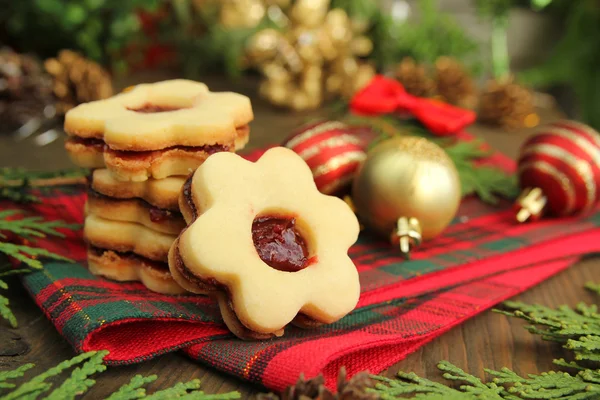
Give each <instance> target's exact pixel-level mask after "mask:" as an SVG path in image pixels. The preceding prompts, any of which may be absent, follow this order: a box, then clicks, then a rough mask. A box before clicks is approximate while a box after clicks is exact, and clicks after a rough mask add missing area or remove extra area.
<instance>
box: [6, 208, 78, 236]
mask: <svg viewBox="0 0 600 400" xmlns="http://www.w3.org/2000/svg"><path fill="white" fill-rule="evenodd" d="M21 213H22V211H20V210H3V211H0V238H6V236H5V235H4V234H2V232H9V233H13V234H15V235H18V236H20V237H22V238H24V239H31V238H33V237H46V236H57V237H64V236H65V235H64V234H63V233H61V232H60V231H58V229H61V228H62V229H78V228H79V225H77V224H67V223H65V222H63V221H60V220H55V221H45V220H44V219H43V218H41V217H25V218H20V219H8V218H10V217H13V216H15V215H19V214H21Z"/></svg>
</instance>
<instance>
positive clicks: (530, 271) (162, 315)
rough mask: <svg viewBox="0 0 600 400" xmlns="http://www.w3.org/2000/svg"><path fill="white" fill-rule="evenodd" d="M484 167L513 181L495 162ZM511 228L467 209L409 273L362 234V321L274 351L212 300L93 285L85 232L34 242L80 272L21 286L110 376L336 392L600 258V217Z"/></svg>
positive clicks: (358, 248)
mask: <svg viewBox="0 0 600 400" xmlns="http://www.w3.org/2000/svg"><path fill="white" fill-rule="evenodd" d="M259 155H260V153H256V154H254V155H251V156H248V158H249V159H253V158H254V159H255V158H256V157H258V156H259ZM488 162H491V163H495V164H498V165H501V166H503V167H505V168H508V169H514V165H513V163H512V162H511V161H510V160H508V159H507V158H506V157H504V156H501V155H499V154H496V155H494V156H493V157H491V159H490V160H488ZM84 202H85V190H84V188H83V187H57V188H56V189H55V190H54V191H53V192H52V193H49V194H47V195H46V197H45V198H44V201H43V202H42V203H41V204H34V205H28V206H23V205H16V204H8V203H3V204H0V208H17V207H19V208H25V209H26V210H27V211H29V212H31V213H34V214H38V215H42V216H44V217H45V218H47V219H62V220H65V221H67V222H70V223H83V204H84ZM513 221H514V217H513V214H512V212H511V211H510V204H508V203H504V204H502V205H500V206H497V207H492V206H489V205H486V204H483V203H482V202H480V201H479V200H477V199H476V198H467V199H465V200H464V201H463V204H462V205H461V208H460V210H459V212H458V215H457V217H456V219H455V221H454V222H453V224H452V225H451V226H450V227H449V228H448V229H447V230H446V231H445V232H444V233H443V235H442V236H440V237H438V238H436V239H434V240H432V241H430V242H428V243H425V244H424V245H423V246H422V247H421V248H420V249H419V250H418V251H417V252H415V253H414V254H413V257H412V259H411V260H410V261H406V260H404V259H403V258H402V257H401V256H400V255H399V253H398V252H397V250H396V249H395V248H393V247H391V246H390V245H388V244H387V243H386V242H384V241H381V240H379V239H377V238H374V237H371V236H369V234H368V233H366V232H363V233H362V234H361V237H360V239H359V241H358V242H357V243H356V244H355V245H354V246H353V247H352V248H351V249H350V256H351V257H352V259H353V260H354V262H355V264H356V266H357V268H358V270H359V273H360V280H361V287H362V295H361V298H360V301H359V304H358V307H357V308H356V310H355V311H353V312H352V313H351V314H350V315H348V316H346V317H345V318H343V319H342V320H341V321H339V322H337V323H335V324H332V325H329V326H324V327H321V328H319V329H314V330H300V329H297V328H293V327H292V328H288V329H286V335H285V336H284V337H282V338H278V339H273V340H267V341H256V342H254V341H242V340H239V339H237V338H235V337H233V336H232V335H231V334H230V333H229V332H228V331H227V329H226V328H225V326H224V324H223V323H222V322H221V318H220V313H219V311H218V307H217V306H216V304H215V303H214V302H213V301H211V300H210V299H208V298H206V297H202V296H193V295H184V296H166V295H160V294H156V293H153V292H150V291H149V290H147V289H146V288H145V287H144V286H142V285H141V284H139V283H135V282H130V283H117V282H112V281H109V280H106V279H103V278H100V277H96V276H93V275H92V274H91V273H90V272H89V271H88V270H87V268H86V262H85V247H84V243H83V240H82V237H81V232H68V233H67V237H66V238H65V239H49V240H44V241H42V242H39V243H40V245H42V246H43V247H46V248H47V249H49V250H51V251H55V252H58V253H60V254H64V255H66V256H68V257H70V258H72V259H75V260H76V262H75V263H66V262H56V261H47V262H44V267H45V268H44V270H42V271H39V272H35V273H31V274H29V275H26V276H25V277H23V283H24V285H25V287H26V288H27V290H28V291H29V292H30V293H31V296H32V297H33V299H34V300H35V302H36V303H37V304H38V306H39V307H40V308H41V309H42V311H43V312H44V313H45V315H46V316H47V317H48V318H49V319H50V320H51V321H52V323H53V324H54V325H55V327H56V329H57V330H58V331H59V332H60V334H61V335H62V336H64V338H65V339H66V340H67V341H69V343H71V345H72V346H73V347H74V349H75V350H76V351H77V352H84V351H89V350H100V349H107V350H109V351H110V354H109V355H108V357H107V361H108V362H109V363H110V364H112V365H122V364H132V363H138V362H141V361H144V360H148V359H150V358H153V357H156V356H158V355H160V354H163V353H167V352H171V351H176V350H183V351H184V352H185V353H186V354H187V355H188V356H189V357H192V358H193V359H195V360H197V361H198V362H200V363H203V364H205V365H208V366H211V367H214V368H216V369H218V370H221V371H224V372H226V373H229V374H232V375H235V376H238V377H240V378H242V379H245V380H247V381H250V382H253V383H256V384H260V385H263V386H265V387H267V388H269V389H273V390H280V389H282V388H284V387H285V386H287V385H290V384H292V383H294V382H295V381H296V380H297V378H298V376H299V374H300V373H301V372H304V373H305V375H306V376H308V377H311V376H315V375H317V374H319V373H321V372H323V373H324V375H325V378H326V382H327V384H328V385H330V386H333V385H334V384H335V377H336V375H337V371H338V370H339V367H340V366H342V365H344V366H346V368H347V370H348V371H349V373H350V374H354V373H356V372H358V371H361V370H369V371H370V372H372V373H379V372H381V371H382V370H384V369H385V368H387V367H389V366H390V365H392V364H393V363H395V362H397V361H399V360H401V359H402V358H404V357H405V356H406V355H407V354H409V353H410V352H412V351H414V350H416V349H417V348H419V347H420V346H422V345H424V344H425V343H427V342H428V341H430V340H432V339H433V338H435V337H437V336H439V335H440V334H442V333H444V332H445V331H447V330H448V329H450V328H452V327H453V326H455V325H457V324H459V323H460V322H462V321H464V320H465V319H467V318H470V317H472V316H474V315H476V314H478V313H480V312H482V311H483V310H485V309H487V308H489V307H491V306H493V305H494V304H497V303H499V302H501V301H502V300H505V299H507V298H509V297H511V296H514V295H515V294H517V293H519V292H522V291H523V290H526V289H527V288H529V287H531V286H533V285H535V284H537V283H539V282H541V281H543V280H544V279H546V278H548V277H550V276H552V275H553V274H555V273H557V272H559V271H561V270H563V269H564V268H567V267H568V266H569V265H572V264H573V263H574V262H575V261H576V260H577V259H578V258H579V257H580V256H581V255H583V254H587V253H591V252H595V251H598V250H600V210H596V212H595V213H592V214H591V215H588V216H586V217H582V218H565V219H555V220H550V219H548V220H543V221H541V222H537V223H529V224H522V225H519V224H516V223H515V222H513Z"/></svg>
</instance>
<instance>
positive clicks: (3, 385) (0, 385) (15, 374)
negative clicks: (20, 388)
mask: <svg viewBox="0 0 600 400" xmlns="http://www.w3.org/2000/svg"><path fill="white" fill-rule="evenodd" d="M31 368H33V364H24V365H21V366H20V367H18V368H17V369H13V370H11V371H0V389H11V388H14V387H15V384H14V383H8V382H7V381H8V380H11V379H17V378H20V377H22V376H23V375H25V371H27V370H29V369H31Z"/></svg>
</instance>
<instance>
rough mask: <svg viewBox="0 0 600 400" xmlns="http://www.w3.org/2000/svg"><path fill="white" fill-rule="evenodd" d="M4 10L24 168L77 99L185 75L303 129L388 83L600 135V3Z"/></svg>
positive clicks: (9, 118)
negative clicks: (559, 116) (300, 121)
mask: <svg viewBox="0 0 600 400" xmlns="http://www.w3.org/2000/svg"><path fill="white" fill-rule="evenodd" d="M0 3H2V4H1V5H0V9H1V10H2V11H0V13H1V17H0V20H1V23H0V44H1V47H2V49H1V50H0V120H1V122H2V123H1V124H0V140H1V142H0V145H1V146H2V147H3V148H4V152H3V153H1V156H2V158H3V161H4V163H3V164H4V165H9V164H14V163H16V162H17V160H18V159H17V156H16V155H15V154H14V152H11V154H9V153H8V152H7V151H6V149H7V148H8V147H9V146H10V147H14V148H15V149H19V151H20V149H23V148H25V147H22V146H25V145H23V144H20V143H25V142H26V143H28V146H30V145H33V146H47V145H50V144H53V146H57V145H56V144H54V143H55V142H57V139H59V138H60V136H61V132H60V126H61V124H62V117H63V116H64V113H65V112H66V111H68V110H69V109H70V108H72V107H74V106H75V105H77V104H79V103H82V102H87V101H91V100H95V99H101V98H106V97H109V96H111V95H113V94H115V93H118V92H119V91H122V90H127V88H128V87H129V86H131V85H134V84H136V83H141V82H150V81H156V80H160V79H166V78H173V77H183V78H190V79H197V80H203V81H206V82H207V83H209V86H210V87H211V89H213V90H225V89H226V90H236V91H240V92H243V93H245V94H247V95H249V96H251V97H252V98H253V104H259V107H264V108H265V109H268V110H269V112H272V113H273V115H278V116H279V118H282V117H281V116H289V117H288V118H289V121H294V123H295V121H296V118H295V117H291V116H292V115H300V114H302V113H307V112H314V110H323V109H324V107H329V108H328V109H334V108H336V107H344V105H347V102H348V99H349V98H350V97H351V96H352V95H353V94H354V93H356V91H357V90H360V88H361V87H362V86H364V85H365V84H366V83H367V82H368V81H369V80H370V79H371V78H372V77H373V76H374V74H376V73H384V74H387V75H389V76H394V77H395V78H396V79H398V81H400V82H401V83H402V84H403V85H404V87H405V89H406V90H407V91H408V92H409V93H411V94H414V95H415V96H420V97H432V98H437V99H439V100H440V101H446V102H449V103H452V104H455V105H458V106H461V107H464V108H470V109H473V110H474V111H476V112H477V113H478V117H479V121H481V122H482V123H483V124H488V125H490V126H494V127H497V128H499V129H503V130H514V129H520V128H522V127H532V126H535V125H536V124H537V123H538V122H539V116H538V115H539V110H540V109H544V108H552V107H558V108H560V109H561V110H562V111H563V112H565V113H566V114H567V115H568V116H569V117H572V118H576V119H579V120H581V121H583V122H586V123H588V124H590V125H591V126H593V127H595V128H596V129H598V128H600V112H598V111H600V68H599V67H598V63H600V1H598V0H380V1H375V0H128V1H122V0H28V1H10V0H4V1H2V2H0ZM254 99H256V102H257V103H255V100H254ZM290 124H291V122H290ZM17 153H18V151H17ZM11 157H12V158H11ZM40 157H41V158H40V159H39V160H38V161H36V160H32V161H31V162H30V163H29V164H31V166H33V167H37V166H38V165H37V164H40V165H42V164H44V163H45V161H44V159H43V157H42V156H40ZM53 162H57V163H59V164H61V163H62V161H53ZM65 165H66V160H65ZM61 166H63V165H62V164H61Z"/></svg>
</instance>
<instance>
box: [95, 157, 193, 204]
mask: <svg viewBox="0 0 600 400" xmlns="http://www.w3.org/2000/svg"><path fill="white" fill-rule="evenodd" d="M184 183H185V177H184V176H171V177H168V178H164V179H148V180H146V181H143V182H122V181H118V180H116V179H115V178H114V176H113V175H112V174H111V173H110V171H108V170H107V169H105V168H104V169H97V170H95V171H94V172H93V173H92V179H91V189H92V190H93V191H94V192H97V193H100V194H102V195H104V196H107V197H112V198H113V199H122V200H130V199H139V200H143V201H144V202H146V203H148V204H150V205H152V206H154V207H156V208H159V209H163V210H168V211H176V212H179V204H178V203H177V202H178V199H179V193H180V192H181V188H182V187H183V184H184Z"/></svg>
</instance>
